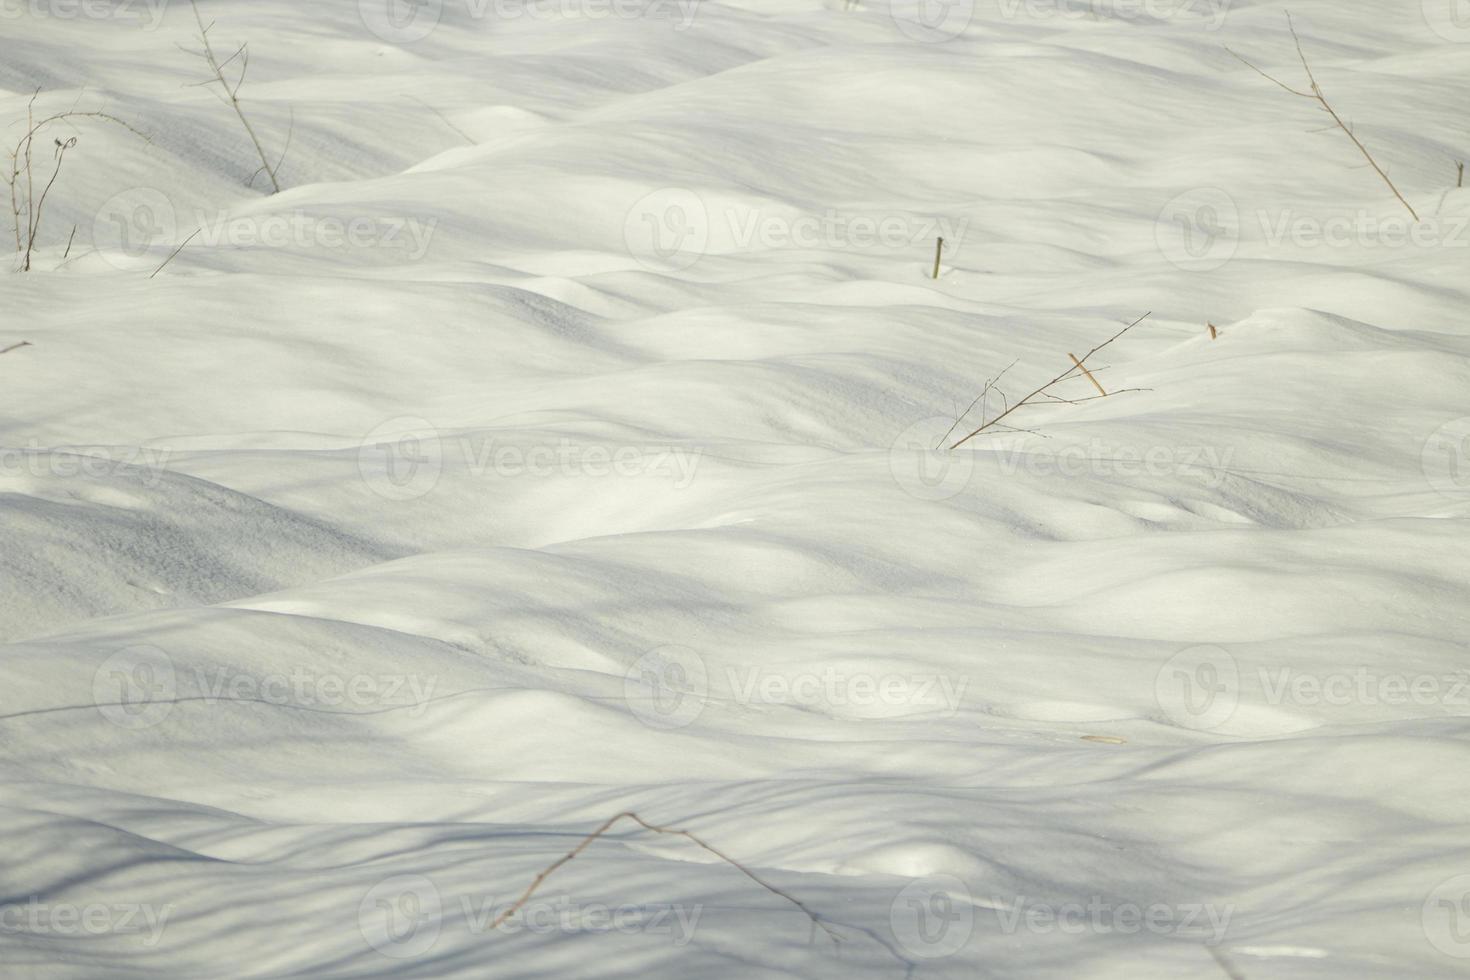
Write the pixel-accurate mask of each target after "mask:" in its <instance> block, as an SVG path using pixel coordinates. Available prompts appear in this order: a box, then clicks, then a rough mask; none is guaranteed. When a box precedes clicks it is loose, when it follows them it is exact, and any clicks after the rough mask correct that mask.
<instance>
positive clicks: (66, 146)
mask: <svg viewBox="0 0 1470 980" xmlns="http://www.w3.org/2000/svg"><path fill="white" fill-rule="evenodd" d="M76 145H77V138H76V137H75V136H71V137H68V138H67V139H66V140H65V141H63V140H57V141H56V151H55V154H54V156H55V159H56V166H55V167H53V168H52V170H51V179H50V180H48V181H46V186H45V187H44V188H42V189H41V199H40V200H38V201H37V202H36V213H35V214H34V215H33V216H32V217H31V220H30V226H31V229H30V236H29V237H28V238H26V253H25V258H24V259H23V260H22V263H21V271H23V272H29V271H31V252H33V251H34V250H35V248H36V235H37V234H39V233H40V231H41V212H42V209H44V208H45V207H46V195H48V194H50V193H51V188H52V187H53V186H54V185H55V184H56V178H57V177H59V176H60V175H61V163H62V161H63V160H64V159H66V151H67V150H70V149H71V148H72V147H74V146H76ZM73 230H75V228H74V229H73Z"/></svg>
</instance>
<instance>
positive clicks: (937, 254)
mask: <svg viewBox="0 0 1470 980" xmlns="http://www.w3.org/2000/svg"><path fill="white" fill-rule="evenodd" d="M943 257H944V239H943V238H941V239H939V241H938V242H936V243H935V244H934V278H935V279H938V278H939V260H940V259H942V258H943Z"/></svg>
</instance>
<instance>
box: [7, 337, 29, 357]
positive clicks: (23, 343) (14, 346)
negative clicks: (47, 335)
mask: <svg viewBox="0 0 1470 980" xmlns="http://www.w3.org/2000/svg"><path fill="white" fill-rule="evenodd" d="M30 346H31V342H30V341H29V340H22V341H21V342H20V343H18V344H11V345H10V346H9V347H6V348H5V349H3V350H0V354H9V353H10V352H11V351H13V350H20V349H21V348H22V347H30Z"/></svg>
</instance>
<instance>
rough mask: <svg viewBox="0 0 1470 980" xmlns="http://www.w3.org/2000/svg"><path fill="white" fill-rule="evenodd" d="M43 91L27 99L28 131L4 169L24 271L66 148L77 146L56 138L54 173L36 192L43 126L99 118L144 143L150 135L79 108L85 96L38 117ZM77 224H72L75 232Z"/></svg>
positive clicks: (109, 116) (69, 139)
mask: <svg viewBox="0 0 1470 980" xmlns="http://www.w3.org/2000/svg"><path fill="white" fill-rule="evenodd" d="M40 95H41V90H40V89H37V90H36V91H35V92H33V93H32V94H31V98H30V101H29V102H28V103H26V129H25V134H24V135H22V136H21V138H20V139H19V140H18V141H17V142H16V144H15V146H13V147H11V148H10V149H9V150H8V154H9V156H10V166H9V167H8V168H7V170H6V172H5V183H6V184H7V185H9V187H10V214H11V218H12V219H13V221H14V225H15V251H16V253H17V254H19V255H20V256H21V265H20V268H21V271H22V272H29V271H30V270H31V255H32V253H33V252H34V251H35V248H36V239H37V237H38V236H39V235H40V234H41V217H42V215H43V213H44V210H45V204H46V198H47V197H48V196H49V195H50V193H51V189H52V187H53V186H55V184H56V178H57V177H59V176H60V175H61V165H62V161H63V160H64V158H65V157H66V152H67V151H68V150H71V149H73V148H75V147H76V145H77V137H75V136H69V137H67V138H66V139H65V140H60V139H57V140H53V143H54V148H53V149H52V151H51V156H52V160H53V164H52V167H51V176H50V177H49V178H48V179H47V180H46V182H45V184H44V185H43V186H42V188H41V192H40V195H39V196H37V194H36V172H35V147H36V137H37V136H38V135H40V133H41V130H43V129H45V128H46V127H48V126H51V125H53V124H56V123H61V122H74V121H78V120H82V119H96V120H100V121H103V122H110V123H113V124H115V125H118V126H121V127H122V128H124V129H126V130H127V131H128V132H130V133H132V134H133V135H134V136H137V137H139V138H141V139H142V140H143V141H144V142H145V143H146V142H148V141H149V140H148V137H147V136H145V135H144V134H143V133H140V132H139V131H138V130H136V129H134V128H133V127H132V126H129V125H128V124H127V123H125V122H123V121H122V120H121V119H119V118H117V117H116V116H114V115H112V114H110V113H106V112H101V111H92V112H83V111H82V110H80V109H78V108H77V105H78V104H79V103H80V102H81V99H82V96H81V94H79V95H78V96H77V101H76V102H73V103H72V107H71V108H70V109H67V110H65V111H64V112H57V113H53V114H51V115H49V116H45V117H43V118H41V119H39V120H38V119H37V118H36V99H37V98H39V97H40ZM75 234H76V228H75V227H73V228H72V235H73V236H75ZM67 250H68V251H70V250H71V242H70V241H68V242H67Z"/></svg>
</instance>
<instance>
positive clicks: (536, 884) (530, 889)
mask: <svg viewBox="0 0 1470 980" xmlns="http://www.w3.org/2000/svg"><path fill="white" fill-rule="evenodd" d="M620 820H632V821H633V822H634V823H636V824H638V825H639V826H640V827H642V828H643V829H644V830H649V831H652V832H653V833H655V834H668V835H670V836H673V837H683V838H684V839H685V840H688V841H690V842H691V843H693V844H695V845H696V846H698V847H700V848H703V849H704V850H706V851H708V852H709V853H710V854H713V855H714V856H715V857H717V858H719V859H720V860H721V861H724V862H725V863H726V864H728V865H730V866H731V867H733V868H735V869H736V870H737V871H739V872H740V873H741V874H743V875H745V876H746V877H747V878H749V879H750V880H751V881H753V882H755V883H756V884H757V885H760V886H761V887H762V888H764V889H765V890H766V891H768V892H770V893H771V894H773V895H776V896H777V897H779V898H784V899H785V900H786V901H788V902H790V903H791V904H792V905H794V906H796V907H797V908H798V909H800V910H801V911H802V913H803V914H804V915H806V917H807V918H808V919H811V920H812V925H813V926H815V927H819V928H821V929H822V931H823V932H825V933H826V934H827V935H828V936H829V937H831V939H832V941H833V942H834V943H838V942H841V941H842V937H840V936H838V935H837V933H836V932H834V931H833V930H832V928H831V927H830V926H828V925H827V924H826V923H825V922H823V921H822V917H821V916H819V915H818V914H817V913H815V912H813V911H812V910H811V909H810V908H809V907H807V905H806V904H805V903H804V902H802V901H801V900H800V899H798V898H795V897H794V896H792V895H791V894H790V893H788V892H785V891H783V890H781V889H780V888H777V887H776V886H775V885H773V884H771V883H770V882H768V881H766V880H765V879H763V878H761V877H760V876H759V875H757V874H756V873H755V872H754V871H751V870H750V869H749V868H747V867H746V866H745V865H743V864H741V863H740V862H739V861H737V860H735V859H734V858H732V857H730V856H729V855H728V854H725V853H724V852H723V851H720V850H719V849H717V848H715V847H713V846H712V845H710V844H707V843H706V842H704V841H703V840H700V839H699V838H698V837H696V836H694V835H693V834H692V833H690V832H689V831H687V830H680V829H679V828H677V827H662V826H659V825H658V824H652V823H649V822H648V821H647V820H644V819H643V818H642V817H640V816H639V815H638V814H636V813H634V812H633V811H632V810H624V811H623V812H622V813H619V814H616V815H614V816H612V817H609V818H608V819H607V820H605V821H604V822H603V824H602V826H600V827H598V828H597V829H596V830H594V831H592V833H590V834H588V835H587V836H586V837H584V838H582V841H581V843H579V844H578V845H577V846H576V847H574V848H572V849H571V850H570V851H568V852H567V853H566V854H564V855H562V856H561V857H560V858H558V859H557V860H556V861H553V862H552V863H551V864H550V865H548V866H547V867H546V868H544V869H543V870H542V871H541V873H540V874H538V875H537V876H536V878H535V880H534V881H532V882H531V884H530V885H528V886H526V890H525V891H524V892H522V893H521V897H520V898H518V899H516V900H515V901H514V902H513V903H511V905H510V906H509V907H507V908H506V909H505V910H503V911H502V912H501V913H500V914H499V915H497V916H496V917H495V921H494V922H492V923H490V928H491V929H494V928H496V927H498V926H499V925H500V924H501V923H503V922H505V921H506V920H507V919H509V918H510V917H511V916H512V915H515V914H516V913H517V912H519V911H520V910H521V908H522V907H523V906H524V905H525V904H526V902H528V901H529V900H530V898H531V896H532V895H534V894H535V893H536V889H538V888H540V887H541V884H542V882H544V881H545V880H546V879H547V878H549V877H551V875H552V873H553V872H555V871H556V870H557V869H558V868H560V867H561V866H562V865H564V864H566V863H567V862H569V861H571V860H572V859H573V858H575V857H576V856H577V855H579V854H581V853H582V852H583V851H585V850H586V849H587V848H588V847H589V846H591V844H592V842H593V841H595V840H597V839H598V838H599V837H601V836H603V835H604V834H606V833H607V832H608V831H609V830H611V829H612V828H613V825H614V824H616V823H617V822H618V821H620Z"/></svg>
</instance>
